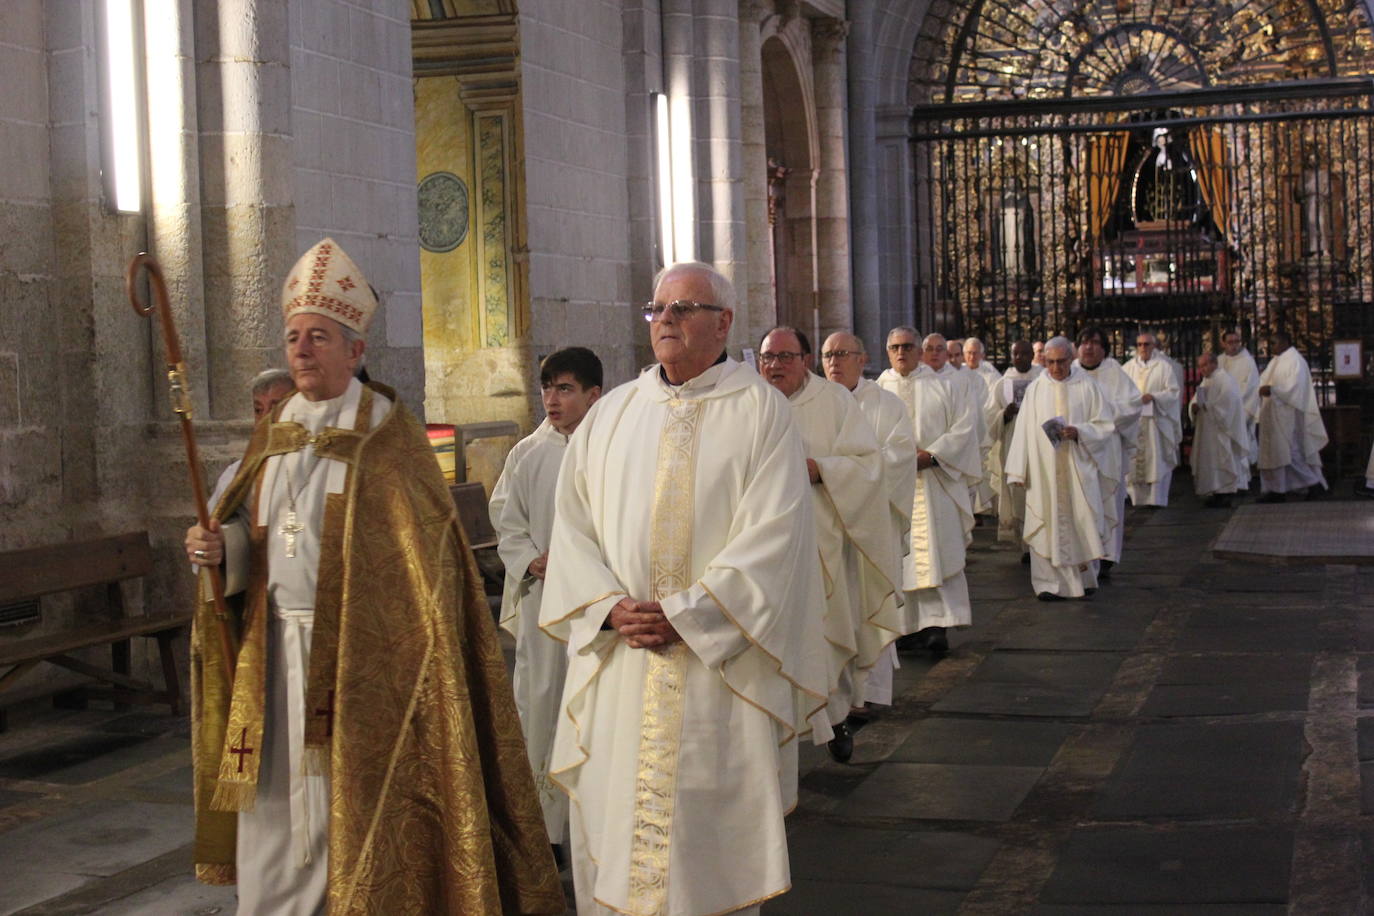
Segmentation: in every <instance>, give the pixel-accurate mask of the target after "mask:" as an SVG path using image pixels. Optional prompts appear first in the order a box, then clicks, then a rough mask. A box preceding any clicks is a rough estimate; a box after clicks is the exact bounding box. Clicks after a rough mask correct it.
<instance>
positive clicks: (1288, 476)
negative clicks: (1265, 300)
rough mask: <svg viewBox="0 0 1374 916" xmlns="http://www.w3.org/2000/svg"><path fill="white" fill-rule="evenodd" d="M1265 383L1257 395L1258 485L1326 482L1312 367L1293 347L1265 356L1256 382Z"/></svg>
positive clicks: (1268, 488)
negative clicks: (1266, 389) (1262, 394)
mask: <svg viewBox="0 0 1374 916" xmlns="http://www.w3.org/2000/svg"><path fill="white" fill-rule="evenodd" d="M1265 385H1268V386H1269V391H1270V393H1269V396H1268V397H1261V398H1260V416H1259V468H1260V489H1261V490H1263V491H1264V492H1266V493H1288V492H1290V491H1292V490H1301V489H1304V488H1306V487H1310V486H1313V485H1315V484H1321V485H1322V486H1323V487H1326V485H1327V484H1326V478H1325V477H1324V476H1322V459H1321V450H1322V449H1323V448H1324V447H1325V446H1326V442H1327V438H1326V426H1325V424H1323V423H1322V415H1321V411H1320V410H1319V409H1318V408H1317V393H1316V391H1315V390H1314V389H1313V387H1312V373H1311V371H1310V370H1309V369H1308V367H1307V360H1305V359H1303V356H1302V354H1301V353H1299V352H1298V350H1297V348H1296V347H1289V348H1288V349H1287V350H1284V351H1283V352H1282V353H1280V354H1279V355H1278V356H1275V357H1274V358H1273V359H1271V360H1269V365H1267V366H1265V367H1264V372H1263V373H1261V374H1260V387H1264V386H1265Z"/></svg>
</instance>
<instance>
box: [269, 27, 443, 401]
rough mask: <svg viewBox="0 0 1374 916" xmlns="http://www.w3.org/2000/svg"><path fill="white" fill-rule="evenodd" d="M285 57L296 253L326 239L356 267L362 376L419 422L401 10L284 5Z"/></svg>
mask: <svg viewBox="0 0 1374 916" xmlns="http://www.w3.org/2000/svg"><path fill="white" fill-rule="evenodd" d="M290 55H291V86H290V92H291V139H292V164H293V167H294V168H293V174H292V176H291V188H292V196H293V200H294V202H295V208H296V219H295V224H296V226H295V243H296V250H297V251H302V250H304V249H305V248H307V247H309V246H310V245H313V244H314V243H315V242H317V241H319V240H320V238H321V237H323V236H325V235H332V236H333V237H334V238H335V239H337V240H338V242H339V244H341V245H342V246H343V247H344V250H346V251H347V252H348V253H349V254H350V255H351V256H352V257H353V259H354V260H355V261H357V262H358V264H359V266H361V267H362V269H363V271H364V272H365V273H366V274H367V279H368V281H369V282H370V283H371V284H372V286H373V287H374V288H375V289H376V290H377V292H378V294H379V295H380V298H381V301H382V308H381V310H380V312H379V313H378V316H377V319H376V321H375V323H374V324H373V326H372V328H371V329H370V330H369V332H368V357H367V362H368V367H369V372H370V373H371V374H372V376H373V377H374V378H376V379H378V380H379V381H382V382H385V383H386V384H388V385H390V386H392V387H394V388H395V389H396V390H397V393H398V394H399V395H400V397H401V400H402V401H404V402H405V403H406V405H407V406H408V407H410V409H411V410H413V411H415V412H416V413H417V414H420V415H421V416H423V411H424V351H423V341H422V335H421V311H420V252H419V245H418V229H417V221H416V198H415V101H414V94H413V92H412V89H411V76H410V73H411V51H410V4H409V3H408V2H406V0H386V2H378V3H369V2H356V3H350V2H345V0H292V3H291V50H290Z"/></svg>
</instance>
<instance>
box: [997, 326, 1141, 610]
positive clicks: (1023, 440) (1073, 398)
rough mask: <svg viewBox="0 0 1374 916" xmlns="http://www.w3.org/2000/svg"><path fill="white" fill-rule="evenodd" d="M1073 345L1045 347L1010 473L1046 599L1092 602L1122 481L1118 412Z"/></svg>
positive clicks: (1038, 586)
mask: <svg viewBox="0 0 1374 916" xmlns="http://www.w3.org/2000/svg"><path fill="white" fill-rule="evenodd" d="M1073 352H1074V350H1073V344H1071V343H1070V342H1069V341H1068V340H1067V339H1066V338H1063V337H1055V338H1053V339H1052V340H1050V341H1048V342H1047V343H1046V344H1045V350H1044V355H1045V372H1044V374H1042V375H1040V376H1039V377H1037V378H1036V379H1035V381H1033V382H1031V384H1030V387H1029V388H1027V389H1026V393H1025V396H1024V398H1023V399H1022V401H1021V410H1020V412H1019V414H1018V417H1017V423H1016V430H1015V431H1014V432H1013V433H1012V438H1011V448H1010V449H1008V451H1007V458H1006V466H1005V473H1006V476H1007V480H1008V481H1009V482H1010V483H1011V484H1012V485H1013V486H1021V487H1024V488H1025V491H1026V520H1025V528H1024V532H1023V537H1024V538H1025V542H1026V545H1027V547H1028V548H1029V550H1030V567H1031V586H1032V588H1033V589H1034V590H1035V594H1036V595H1037V597H1039V598H1040V600H1042V601H1062V600H1064V599H1066V598H1082V597H1089V596H1091V595H1092V594H1093V593H1094V592H1096V591H1097V573H1098V564H1099V562H1100V561H1101V560H1102V559H1103V558H1104V557H1106V556H1107V548H1106V544H1107V536H1108V517H1107V506H1108V504H1109V502H1110V499H1111V494H1112V493H1114V492H1115V488H1116V487H1117V486H1118V484H1119V483H1120V481H1118V480H1116V479H1113V477H1112V474H1119V473H1120V467H1121V465H1120V462H1119V461H1117V460H1115V451H1114V450H1115V449H1116V448H1117V441H1116V435H1117V434H1116V427H1115V425H1114V422H1113V421H1114V413H1113V407H1112V404H1111V402H1110V401H1108V400H1107V398H1106V397H1105V396H1104V395H1103V393H1102V389H1101V388H1100V387H1099V386H1098V385H1097V383H1096V382H1094V381H1093V380H1092V378H1091V377H1090V376H1089V374H1088V373H1087V372H1086V371H1085V370H1084V369H1083V368H1082V367H1080V366H1076V365H1074V364H1073Z"/></svg>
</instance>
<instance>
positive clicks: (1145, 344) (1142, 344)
mask: <svg viewBox="0 0 1374 916" xmlns="http://www.w3.org/2000/svg"><path fill="white" fill-rule="evenodd" d="M1135 345H1136V346H1137V347H1153V346H1154V345H1155V344H1154V341H1152V340H1137V341H1136V342H1135Z"/></svg>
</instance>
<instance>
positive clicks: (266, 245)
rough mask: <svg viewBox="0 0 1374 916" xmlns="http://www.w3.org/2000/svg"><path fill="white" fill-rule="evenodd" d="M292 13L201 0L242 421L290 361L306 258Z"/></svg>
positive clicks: (203, 74)
mask: <svg viewBox="0 0 1374 916" xmlns="http://www.w3.org/2000/svg"><path fill="white" fill-rule="evenodd" d="M287 12H288V5H287V4H283V3H272V2H265V0H197V16H196V31H197V35H196V47H197V60H198V61H199V69H198V72H197V74H196V79H197V81H198V82H199V83H200V84H201V86H202V87H203V88H204V91H203V92H202V93H201V97H202V98H204V99H206V100H208V101H212V104H207V105H204V106H202V108H201V113H202V120H201V125H200V126H201V132H200V148H201V176H202V180H201V194H202V196H203V201H202V204H203V206H202V209H201V217H202V231H203V252H204V254H203V257H204V275H205V318H206V321H205V334H206V340H207V352H208V357H209V366H210V382H209V387H210V415H211V416H212V417H215V418H216V419H227V418H231V417H242V416H243V415H244V414H245V413H246V406H245V405H246V404H247V397H248V383H249V381H250V380H251V379H252V377H253V375H255V374H256V373H257V372H259V371H261V370H262V369H264V368H267V367H268V366H271V365H277V364H280V362H281V359H282V357H281V331H282V323H281V315H280V312H279V310H278V309H277V307H276V305H277V301H278V299H279V296H280V292H281V290H280V287H279V284H280V283H281V280H282V278H283V277H285V276H286V273H287V271H288V270H290V268H291V264H292V263H293V262H294V260H295V258H296V256H297V255H298V254H299V252H298V251H297V250H296V248H297V243H296V236H295V214H294V209H293V206H292V196H291V187H292V177H293V161H292V155H291V143H292V136H291V69H290V39H289V29H288V27H287ZM311 26H312V27H314V26H315V24H314V23H312V24H311ZM357 256H359V257H362V258H363V260H364V261H365V260H366V255H365V254H364V255H357Z"/></svg>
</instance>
